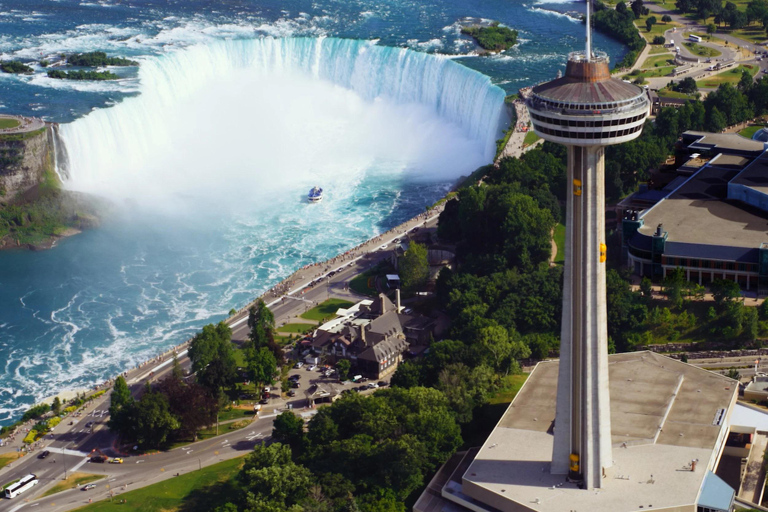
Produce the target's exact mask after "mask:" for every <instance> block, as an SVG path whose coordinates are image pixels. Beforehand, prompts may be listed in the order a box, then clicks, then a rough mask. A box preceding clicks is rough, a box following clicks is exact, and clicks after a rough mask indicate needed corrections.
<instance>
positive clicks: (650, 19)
mask: <svg viewBox="0 0 768 512" xmlns="http://www.w3.org/2000/svg"><path fill="white" fill-rule="evenodd" d="M657 22H658V20H657V19H656V16H649V17H648V18H646V20H645V29H646V30H647V31H648V32H650V31H651V29H652V28H653V26H654V25H655V24H656V23H657Z"/></svg>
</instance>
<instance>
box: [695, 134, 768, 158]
mask: <svg viewBox="0 0 768 512" xmlns="http://www.w3.org/2000/svg"><path fill="white" fill-rule="evenodd" d="M683 140H684V141H688V142H689V144H690V145H689V146H688V148H689V149H691V150H692V151H715V152H737V151H741V152H754V156H757V155H758V154H759V153H761V152H762V151H763V149H764V144H763V143H762V142H758V141H754V140H750V139H747V138H746V137H742V136H741V135H739V134H737V133H709V132H696V131H692V130H690V131H687V132H685V133H683Z"/></svg>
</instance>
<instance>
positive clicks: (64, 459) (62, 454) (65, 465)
mask: <svg viewBox="0 0 768 512" xmlns="http://www.w3.org/2000/svg"><path fill="white" fill-rule="evenodd" d="M73 442H74V441H70V442H68V443H67V444H66V445H65V446H64V449H63V450H62V451H61V460H62V461H63V462H64V480H66V479H67V454H66V453H65V452H66V450H67V447H68V446H69V445H71V444H72V443H73Z"/></svg>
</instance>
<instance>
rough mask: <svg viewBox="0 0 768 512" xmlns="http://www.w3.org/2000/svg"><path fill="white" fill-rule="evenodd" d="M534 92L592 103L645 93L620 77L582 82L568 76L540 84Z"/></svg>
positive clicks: (614, 100)
mask: <svg viewBox="0 0 768 512" xmlns="http://www.w3.org/2000/svg"><path fill="white" fill-rule="evenodd" d="M533 93H534V94H535V95H537V96H539V97H541V98H545V99H547V100H551V101H556V102H562V103H585V104H590V105H597V104H604V103H613V102H619V101H626V100H631V99H634V98H637V97H638V96H643V95H644V94H645V93H644V92H643V90H642V89H640V88H639V87H638V86H636V85H632V84H628V83H626V82H622V81H621V80H619V79H618V78H611V79H609V80H605V81H600V82H580V81H575V80H574V79H572V78H569V77H567V76H564V77H562V78H558V79H556V80H552V81H551V82H547V83H544V84H541V85H538V86H536V87H534V88H533Z"/></svg>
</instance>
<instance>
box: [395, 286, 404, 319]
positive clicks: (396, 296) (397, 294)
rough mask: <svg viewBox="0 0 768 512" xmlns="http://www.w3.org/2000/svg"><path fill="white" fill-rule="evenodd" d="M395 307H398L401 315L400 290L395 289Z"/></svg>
mask: <svg viewBox="0 0 768 512" xmlns="http://www.w3.org/2000/svg"><path fill="white" fill-rule="evenodd" d="M395 306H397V312H398V313H399V312H400V311H401V310H402V308H401V307H400V288H396V289H395Z"/></svg>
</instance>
